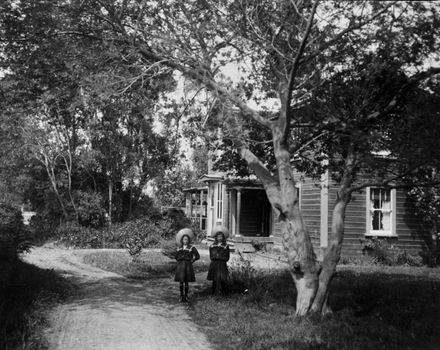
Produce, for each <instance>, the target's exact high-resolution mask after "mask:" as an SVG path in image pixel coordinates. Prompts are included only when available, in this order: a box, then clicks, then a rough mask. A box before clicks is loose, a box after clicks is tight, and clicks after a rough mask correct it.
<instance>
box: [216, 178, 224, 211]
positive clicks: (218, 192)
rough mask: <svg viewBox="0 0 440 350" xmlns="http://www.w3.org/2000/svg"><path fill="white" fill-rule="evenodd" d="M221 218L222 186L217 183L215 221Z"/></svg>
mask: <svg viewBox="0 0 440 350" xmlns="http://www.w3.org/2000/svg"><path fill="white" fill-rule="evenodd" d="M222 218H223V186H222V184H221V183H220V182H219V183H218V184H217V219H222Z"/></svg>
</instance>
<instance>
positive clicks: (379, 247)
mask: <svg viewBox="0 0 440 350" xmlns="http://www.w3.org/2000/svg"><path fill="white" fill-rule="evenodd" d="M363 243H364V247H363V248H362V252H363V253H364V254H367V255H369V256H370V257H371V258H372V262H373V263H374V264H380V265H387V266H395V265H408V266H422V265H423V259H422V257H420V256H416V255H411V254H408V253H407V252H406V251H405V250H402V249H400V248H398V247H396V246H394V245H393V244H391V243H390V242H389V241H388V240H386V239H379V238H377V237H373V238H372V239H370V240H367V241H364V242H363Z"/></svg>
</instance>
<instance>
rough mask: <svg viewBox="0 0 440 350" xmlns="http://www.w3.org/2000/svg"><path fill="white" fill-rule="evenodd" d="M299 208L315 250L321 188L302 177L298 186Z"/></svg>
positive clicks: (319, 215)
mask: <svg viewBox="0 0 440 350" xmlns="http://www.w3.org/2000/svg"><path fill="white" fill-rule="evenodd" d="M300 201H301V202H300V206H301V211H302V214H303V217H304V222H305V224H306V227H307V230H308V232H309V234H310V239H311V241H312V244H313V248H314V249H315V250H317V249H319V247H320V231H321V188H320V187H319V182H316V181H315V180H313V179H311V178H309V177H304V178H303V181H302V182H301V185H300Z"/></svg>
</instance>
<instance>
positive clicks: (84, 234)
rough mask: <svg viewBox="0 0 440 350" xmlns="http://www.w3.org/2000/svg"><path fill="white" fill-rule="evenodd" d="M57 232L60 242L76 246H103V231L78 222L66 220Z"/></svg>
mask: <svg viewBox="0 0 440 350" xmlns="http://www.w3.org/2000/svg"><path fill="white" fill-rule="evenodd" d="M55 234H56V236H57V238H58V241H59V242H60V243H63V244H65V245H66V246H68V247H75V248H101V247H102V246H103V243H102V242H103V232H102V231H99V230H96V229H94V228H90V227H84V226H81V225H79V224H78V223H76V222H72V221H69V222H65V223H63V224H61V225H60V226H58V228H57V229H56V231H55Z"/></svg>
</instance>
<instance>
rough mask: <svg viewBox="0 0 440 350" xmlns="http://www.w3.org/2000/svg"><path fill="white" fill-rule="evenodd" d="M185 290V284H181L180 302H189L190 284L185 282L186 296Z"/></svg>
mask: <svg viewBox="0 0 440 350" xmlns="http://www.w3.org/2000/svg"><path fill="white" fill-rule="evenodd" d="M183 291H184V288H183V282H180V301H181V302H183V301H188V291H189V285H188V282H185V294H183Z"/></svg>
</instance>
